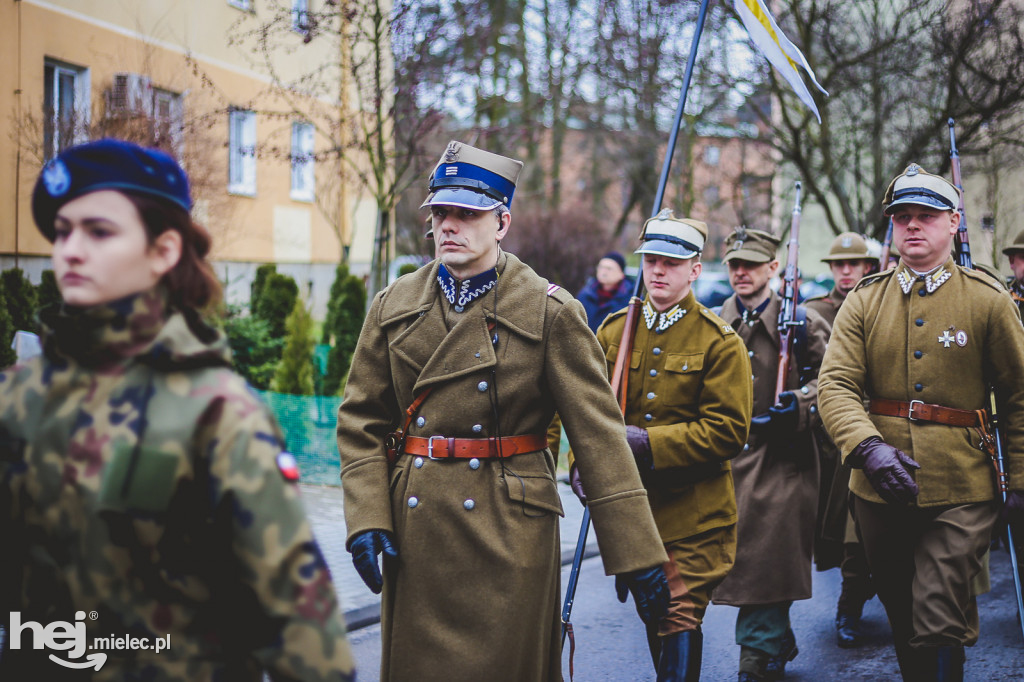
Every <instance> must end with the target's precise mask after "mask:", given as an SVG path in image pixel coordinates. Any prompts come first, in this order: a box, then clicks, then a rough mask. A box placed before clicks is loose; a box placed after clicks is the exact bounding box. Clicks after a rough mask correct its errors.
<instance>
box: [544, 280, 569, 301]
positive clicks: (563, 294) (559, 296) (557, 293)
mask: <svg viewBox="0 0 1024 682" xmlns="http://www.w3.org/2000/svg"><path fill="white" fill-rule="evenodd" d="M548 296H550V297H551V298H553V299H555V300H556V301H558V302H559V303H563V304H564V303H568V302H569V301H571V300H572V295H571V294H570V293H569V292H568V291H566V290H565V289H563V288H562V287H560V286H558V285H557V284H548Z"/></svg>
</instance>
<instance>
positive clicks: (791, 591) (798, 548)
mask: <svg viewBox="0 0 1024 682" xmlns="http://www.w3.org/2000/svg"><path fill="white" fill-rule="evenodd" d="M780 305H781V300H780V299H779V297H778V296H777V295H776V294H775V293H774V292H772V294H771V300H770V302H769V303H768V306H767V307H766V308H765V310H764V311H763V312H762V313H761V316H760V318H759V320H758V321H757V322H756V323H755V324H754V325H753V326H750V325H747V324H745V323H743V322H742V317H741V314H742V313H741V311H742V307H743V304H742V303H740V302H739V299H738V298H737V297H736V296H732V297H731V298H729V299H728V300H727V301H726V302H725V303H724V304H723V305H722V313H721V315H722V317H723V319H724V320H725V321H726V322H728V323H729V324H731V325H732V326H733V327H734V328H735V329H736V331H737V333H738V334H739V335H740V337H741V338H742V339H743V341H744V343H745V344H746V346H747V349H748V352H749V353H750V363H751V366H752V368H753V372H754V412H753V413H754V414H755V415H757V414H762V413H764V412H767V410H768V408H769V407H771V406H772V405H773V404H774V402H775V379H776V374H777V372H778V358H779V334H778V317H779V308H780ZM828 335H829V327H828V324H827V323H826V322H825V321H824V320H823V319H822V318H821V316H819V315H818V314H817V313H816V312H814V311H813V310H808V311H807V346H808V348H807V357H808V361H809V363H810V364H811V366H813V367H814V370H815V377H814V378H813V379H811V380H810V381H809V382H807V384H805V385H804V386H802V387H800V388H796V387H797V386H798V385H799V380H798V376H797V367H796V366H797V363H796V362H790V373H789V379H788V381H787V386H792V387H794V388H793V389H791V390H792V391H793V393H794V394H795V395H796V397H797V405H798V411H799V418H798V423H797V429H796V433H795V434H794V437H793V439H792V440H791V441H789V442H787V443H769V442H768V441H766V439H765V438H764V436H763V435H761V434H758V433H754V432H753V431H751V433H750V436H749V437H748V439H747V444H746V446H744V451H743V453H741V454H740V455H739V456H738V457H737V458H736V459H735V460H733V463H732V468H733V478H734V479H735V481H736V504H737V506H738V508H739V523H738V525H737V530H738V538H737V545H738V549H737V553H736V565H735V566H733V569H732V572H731V573H729V576H728V577H727V578H726V579H725V582H723V583H722V584H721V585H720V586H719V587H718V589H717V590H716V591H715V597H714V601H715V603H716V604H728V605H732V606H745V605H762V604H774V603H778V602H784V601H793V600H797V599H809V598H810V597H811V550H812V546H813V544H814V526H815V519H816V517H817V506H818V453H817V446H816V443H815V439H814V437H813V434H812V429H813V428H814V427H815V426H816V425H817V424H818V416H817V410H816V407H815V403H816V401H817V369H818V367H819V366H820V364H821V360H822V358H823V357H824V355H825V346H826V344H827V342H828ZM790 448H791V450H789V451H783V450H784V449H790Z"/></svg>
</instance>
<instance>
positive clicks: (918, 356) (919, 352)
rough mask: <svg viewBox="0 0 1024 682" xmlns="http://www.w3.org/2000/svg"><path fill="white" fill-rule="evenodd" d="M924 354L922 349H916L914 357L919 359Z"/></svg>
mask: <svg viewBox="0 0 1024 682" xmlns="http://www.w3.org/2000/svg"><path fill="white" fill-rule="evenodd" d="M922 355H924V353H922V352H921V351H919V350H915V351H914V357H915V358H917V359H918V360H920V359H921V356H922Z"/></svg>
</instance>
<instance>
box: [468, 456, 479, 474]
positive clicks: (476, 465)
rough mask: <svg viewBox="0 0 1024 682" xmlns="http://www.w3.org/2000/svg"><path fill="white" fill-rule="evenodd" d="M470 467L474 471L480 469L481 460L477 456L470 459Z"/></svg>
mask: <svg viewBox="0 0 1024 682" xmlns="http://www.w3.org/2000/svg"><path fill="white" fill-rule="evenodd" d="M469 468H470V469H473V470H474V471H476V470H477V469H479V468H480V460H478V459H477V458H476V457H474V458H473V459H471V460H469Z"/></svg>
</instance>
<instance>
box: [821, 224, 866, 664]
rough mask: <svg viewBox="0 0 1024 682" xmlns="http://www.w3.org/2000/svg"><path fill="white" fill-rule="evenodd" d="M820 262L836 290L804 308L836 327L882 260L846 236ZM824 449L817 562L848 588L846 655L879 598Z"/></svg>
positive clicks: (843, 489)
mask: <svg viewBox="0 0 1024 682" xmlns="http://www.w3.org/2000/svg"><path fill="white" fill-rule="evenodd" d="M821 260H822V262H823V263H826V264H828V266H829V270H831V272H832V279H833V281H834V282H835V285H834V286H833V287H832V290H831V291H829V292H828V293H827V294H824V295H822V296H816V297H814V298H809V299H807V300H806V301H805V302H804V305H805V306H806V307H807V309H808V310H813V311H815V312H816V313H818V314H819V315H821V316H822V317H823V318H825V321H826V322H828V324H829V326H830V327H831V326H832V324H833V323H834V322H835V320H836V315H837V314H838V313H839V307H840V306H841V305H843V302H844V301H846V297H847V296H848V295H849V293H850V292H851V291H853V288H854V287H855V286H856V285H857V282H859V281H860V280H861V279H863V278H864V277H866V276H867V275H868V274H870V273H871V272H872V271H873V270H875V269H876V268H877V266H878V259H877V258H875V257H874V256H873V255H871V252H870V250H869V249H868V243H867V240H865V239H864V237H863V236H861V235H859V234H857V233H856V232H844V233H842V234H840V235H839V236H837V237H836V238H835V239H834V240H832V245H831V247H829V250H828V255H826V256H825V257H824V258H822V259H821ZM819 446H820V450H821V453H822V460H821V465H822V472H821V486H822V489H821V491H820V495H819V501H820V506H819V515H818V537H816V538H815V547H814V561H815V564H816V565H817V568H818V570H819V571H824V570H826V569H829V568H834V567H835V566H840V570H841V572H842V576H843V585H842V590H841V591H840V593H839V602H838V604H837V605H836V619H835V625H836V642H837V643H838V644H839V646H840V647H843V648H844V649H847V648H852V647H856V646H859V645H860V644H861V643H862V641H863V636H862V635H861V633H860V630H859V629H858V626H859V624H860V616H861V612H862V611H863V609H864V603H865V602H866V601H867V600H868V599H871V597H873V596H874V594H875V588H874V587H873V586H872V585H871V572H870V571H869V570H868V563H867V559H866V558H865V557H864V550H863V548H862V547H861V544H860V541H859V540H858V539H857V533H856V529H855V528H854V523H853V516H851V515H850V505H849V504H848V503H847V498H848V497H849V494H850V469H849V468H848V467H845V466H843V465H842V462H840V461H839V452H838V450H837V449H836V447H835V444H834V443H832V441H831V440H829V439H827V438H822V439H820V440H819Z"/></svg>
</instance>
